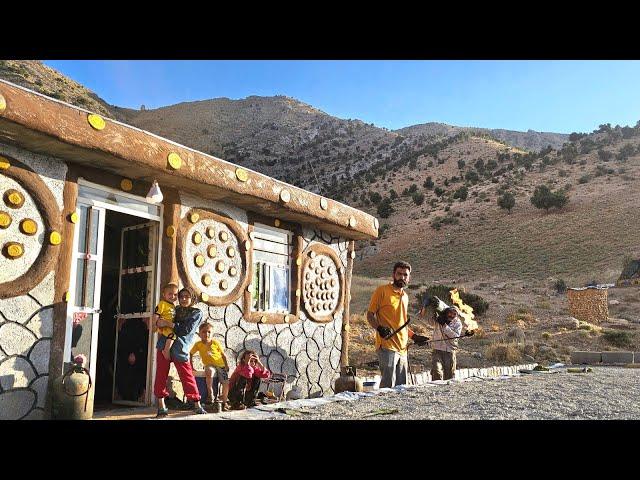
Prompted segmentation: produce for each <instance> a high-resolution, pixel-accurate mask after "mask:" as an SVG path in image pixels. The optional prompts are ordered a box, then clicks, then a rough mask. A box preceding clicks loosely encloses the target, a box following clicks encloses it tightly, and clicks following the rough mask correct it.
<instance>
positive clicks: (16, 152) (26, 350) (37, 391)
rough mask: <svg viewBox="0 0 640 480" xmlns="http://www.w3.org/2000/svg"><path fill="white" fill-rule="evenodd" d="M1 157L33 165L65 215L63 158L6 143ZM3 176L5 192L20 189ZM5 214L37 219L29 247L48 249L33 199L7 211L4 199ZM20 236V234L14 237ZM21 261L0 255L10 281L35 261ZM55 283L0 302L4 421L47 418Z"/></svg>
mask: <svg viewBox="0 0 640 480" xmlns="http://www.w3.org/2000/svg"><path fill="white" fill-rule="evenodd" d="M0 155H2V156H6V157H12V158H15V159H16V160H18V161H20V162H22V163H24V164H25V165H27V166H29V167H31V168H32V169H33V170H34V171H35V172H36V173H37V174H38V175H39V176H40V178H41V179H42V181H43V182H44V183H45V184H46V185H47V187H48V188H49V190H50V192H51V194H52V196H53V198H54V199H55V202H56V205H57V208H58V210H59V211H62V209H63V200H62V192H63V188H64V179H65V176H66V173H67V166H66V164H65V163H64V162H63V161H62V160H59V159H56V158H53V157H48V156H45V155H39V154H34V153H31V152H28V151H26V150H22V149H18V148H16V147H13V146H9V145H5V144H2V143H0ZM9 168H12V167H9ZM2 172H3V171H2V170H0V193H1V192H4V191H5V190H6V188H16V187H15V184H16V182H14V181H11V180H10V179H8V177H6V176H5V175H3V173H2ZM20 191H21V193H22V192H23V191H24V190H22V189H21V190H20ZM0 210H3V211H6V212H9V213H10V214H11V216H12V217H13V222H12V225H11V227H10V228H12V227H14V225H15V226H17V224H18V223H19V221H20V219H22V218H23V217H29V218H31V219H33V220H35V221H36V224H37V225H38V233H37V234H36V235H34V236H33V237H29V238H28V239H26V240H27V241H25V242H24V244H25V248H26V250H27V252H28V251H30V250H35V249H36V248H41V247H42V244H43V242H44V241H45V238H44V237H45V235H43V229H42V218H41V216H40V215H39V213H38V212H37V209H36V208H35V206H34V205H33V201H32V199H31V198H30V197H29V196H27V195H25V204H24V205H23V206H22V207H21V208H20V209H17V210H11V209H8V208H6V205H5V203H4V201H3V200H0ZM17 233H19V231H18V230H16V231H14V232H11V233H10V234H11V235H14V234H17ZM8 235H9V233H8V232H7V230H0V244H4V243H5V241H7V240H8ZM18 260H19V261H18V263H16V264H15V265H11V263H10V262H14V261H13V260H7V259H6V258H5V257H0V269H1V270H2V271H3V275H4V276H5V277H6V278H5V280H9V279H10V278H9V277H11V276H12V275H16V273H17V270H22V269H25V270H28V269H29V267H30V263H29V262H33V260H34V257H33V255H27V254H25V255H24V256H23V257H21V258H20V259H18ZM20 260H22V261H20ZM53 265H55V263H54V264H53ZM16 276H17V275H16ZM3 278H4V277H3ZM54 281H55V274H54V272H53V271H50V272H48V273H47V274H46V276H45V277H44V279H43V280H42V281H41V282H39V284H38V285H36V286H34V287H33V288H32V289H31V290H30V291H29V292H28V293H27V294H25V295H20V296H16V297H9V298H5V299H0V420H15V419H41V418H44V406H45V398H46V394H47V384H48V381H49V375H48V374H49V358H50V352H51V339H52V335H53V302H54Z"/></svg>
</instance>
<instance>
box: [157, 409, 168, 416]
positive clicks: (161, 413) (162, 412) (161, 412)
mask: <svg viewBox="0 0 640 480" xmlns="http://www.w3.org/2000/svg"><path fill="white" fill-rule="evenodd" d="M167 415H169V409H168V408H159V409H158V414H157V415H156V418H164V417H166V416H167Z"/></svg>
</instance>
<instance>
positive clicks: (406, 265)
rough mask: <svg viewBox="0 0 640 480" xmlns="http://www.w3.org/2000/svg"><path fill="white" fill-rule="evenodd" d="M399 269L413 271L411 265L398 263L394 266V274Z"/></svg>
mask: <svg viewBox="0 0 640 480" xmlns="http://www.w3.org/2000/svg"><path fill="white" fill-rule="evenodd" d="M399 268H406V269H407V270H409V271H411V265H409V263H407V262H396V264H395V265H394V266H393V273H396V270H397V269H399Z"/></svg>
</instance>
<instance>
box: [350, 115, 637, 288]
mask: <svg viewBox="0 0 640 480" xmlns="http://www.w3.org/2000/svg"><path fill="white" fill-rule="evenodd" d="M456 138H457V139H456V141H452V142H449V144H448V145H446V146H445V147H444V148H443V149H441V150H439V152H438V154H437V155H436V156H434V155H431V154H426V155H423V156H420V157H418V158H417V160H416V159H413V160H410V161H409V162H408V163H406V164H403V165H398V166H395V167H393V168H391V169H387V168H386V167H384V166H381V168H380V169H379V170H378V171H376V175H371V176H370V177H369V180H371V182H365V183H363V184H356V185H352V186H351V187H350V190H349V191H350V192H351V195H350V196H349V203H352V204H354V205H356V206H360V207H361V208H363V209H365V210H367V211H369V212H370V213H373V214H377V215H378V216H379V217H380V222H381V224H382V230H383V233H382V235H381V238H380V239H378V240H377V241H373V242H361V243H360V251H361V252H362V256H361V260H360V261H359V262H357V263H356V265H357V268H358V271H359V272H361V273H362V274H364V275H367V276H374V277H375V276H387V275H388V271H387V270H388V268H389V265H390V264H392V262H393V261H394V260H395V259H397V258H406V259H408V260H410V261H411V262H413V263H414V265H415V276H416V280H421V281H432V280H442V279H447V280H456V279H457V280H458V281H459V280H461V279H462V280H465V279H466V280H469V279H476V280H477V279H485V280H487V279H491V278H493V279H494V281H499V280H500V279H503V280H505V279H523V278H531V279H549V281H551V279H559V278H562V279H565V280H566V281H567V283H569V284H573V285H575V284H584V283H586V282H589V281H593V280H595V281H597V282H600V283H605V282H611V281H614V280H615V279H617V277H618V275H619V274H620V271H621V268H622V264H623V260H624V258H625V256H631V257H633V258H638V257H639V256H640V241H639V240H638V236H637V228H636V227H634V225H638V224H640V209H639V208H638V205H640V122H639V124H638V125H636V126H635V127H619V126H617V127H615V128H612V127H611V126H610V125H602V126H601V127H600V129H599V130H598V131H596V132H594V133H592V134H589V135H577V134H576V135H573V136H572V138H573V140H574V141H573V142H569V143H567V144H566V145H565V146H564V147H563V148H561V149H560V150H553V149H545V150H543V151H541V152H539V153H524V152H518V151H516V150H515V149H511V150H510V151H509V148H508V147H506V146H505V145H503V144H500V143H497V142H495V141H494V140H491V139H487V138H481V137H475V136H471V137H467V138H464V137H456ZM541 185H547V186H549V187H550V189H551V191H553V192H562V193H563V194H564V195H565V196H566V197H567V198H568V203H567V204H566V205H565V206H564V207H562V208H549V209H548V211H547V210H544V209H538V208H536V207H534V205H533V204H532V203H531V198H532V195H533V193H534V191H535V189H536V187H539V186H541ZM507 192H508V193H511V194H513V196H514V199H515V206H514V207H513V208H512V210H511V211H509V210H506V209H502V208H500V207H499V205H498V198H499V197H502V196H503V195H504V194H505V193H507Z"/></svg>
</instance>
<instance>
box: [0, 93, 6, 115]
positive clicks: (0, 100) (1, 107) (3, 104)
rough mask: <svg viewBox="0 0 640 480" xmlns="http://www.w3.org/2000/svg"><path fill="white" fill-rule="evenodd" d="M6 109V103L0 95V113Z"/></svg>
mask: <svg viewBox="0 0 640 480" xmlns="http://www.w3.org/2000/svg"><path fill="white" fill-rule="evenodd" d="M6 108H7V101H6V100H5V99H4V97H3V96H2V94H0V112H4V110H5V109H6Z"/></svg>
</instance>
